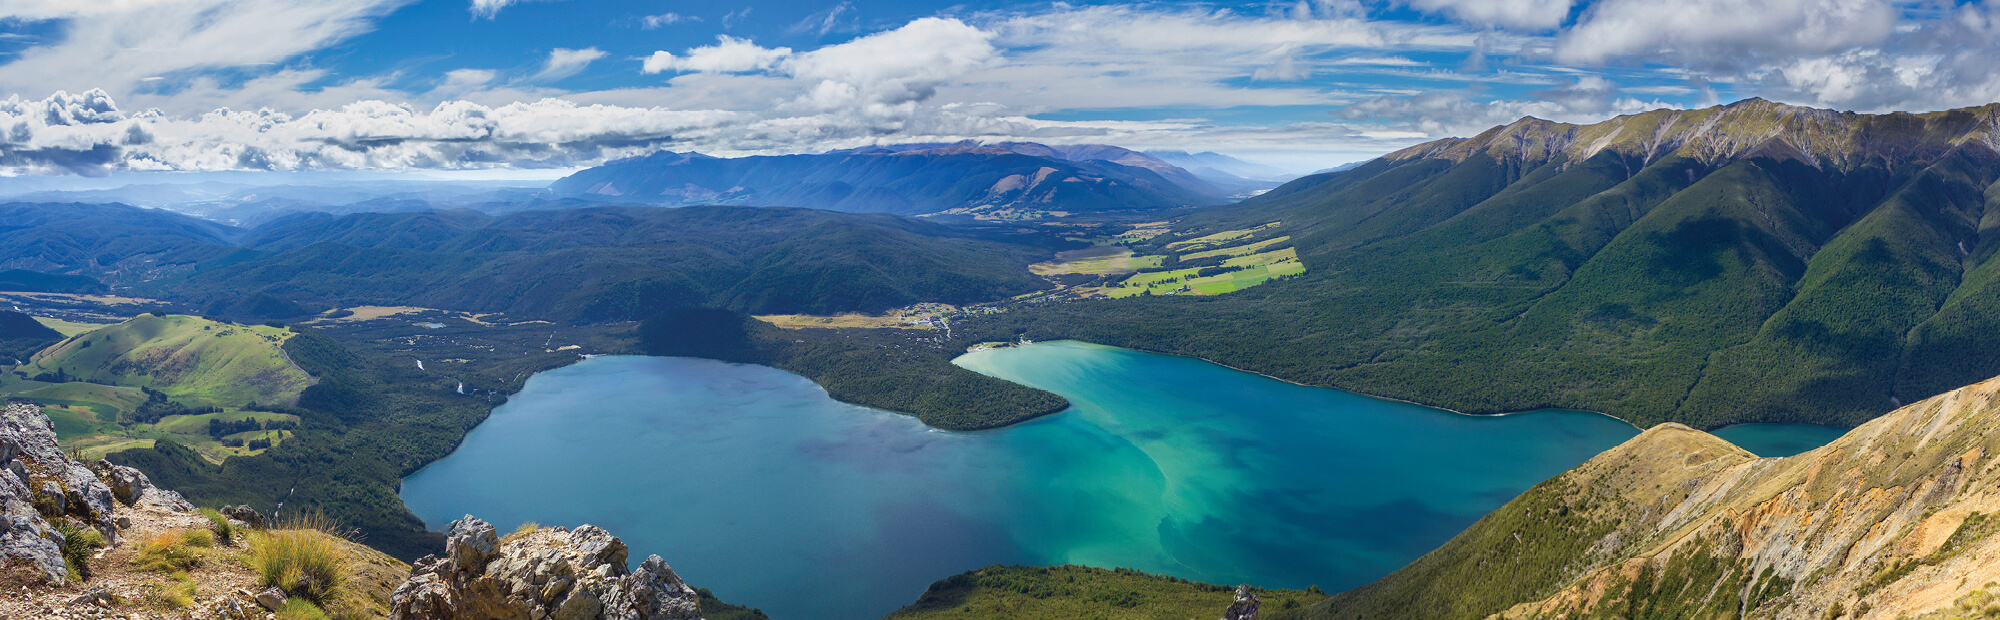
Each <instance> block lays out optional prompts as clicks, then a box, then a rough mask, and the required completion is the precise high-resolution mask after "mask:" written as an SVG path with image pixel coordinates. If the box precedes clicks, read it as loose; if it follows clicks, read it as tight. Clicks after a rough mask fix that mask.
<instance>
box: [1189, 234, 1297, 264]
mask: <svg viewBox="0 0 2000 620" xmlns="http://www.w3.org/2000/svg"><path fill="white" fill-rule="evenodd" d="M1291 240H1292V238H1291V237H1290V236H1284V237H1272V238H1270V239H1265V240H1263V241H1259V242H1256V243H1252V244H1249V245H1239V246H1236V247H1232V248H1221V249H1217V250H1205V251H1201V252H1194V253H1191V254H1182V255H1181V260H1194V259H1197V258H1208V257H1210V256H1245V255H1249V254H1256V253H1259V252H1263V251H1264V249H1265V248H1269V247H1271V246H1274V245H1278V244H1280V243H1284V242H1286V241H1291Z"/></svg>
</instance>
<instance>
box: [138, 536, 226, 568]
mask: <svg viewBox="0 0 2000 620" xmlns="http://www.w3.org/2000/svg"><path fill="white" fill-rule="evenodd" d="M196 531H200V530H196ZM191 533H193V532H190V531H175V532H161V533H159V534H158V535H155V536H153V537H152V538H149V539H146V540H145V541H144V542H141V543H139V554H138V557H136V558H134V559H133V560H132V563H133V564H137V565H138V566H139V568H143V569H146V570H150V571H159V572H162V573H168V574H172V573H178V572H183V571H186V570H188V569H191V568H194V567H196V566H200V565H201V552H200V551H197V550H196V549H197V547H198V546H197V545H191V544H189V542H190V540H191V539H196V540H198V538H197V537H193V536H189V534H191ZM202 533H206V532H202ZM208 546H210V547H213V546H215V541H214V540H213V539H209V540H208Z"/></svg>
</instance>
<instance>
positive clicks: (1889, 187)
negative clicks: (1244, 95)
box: [994, 99, 2000, 428]
mask: <svg viewBox="0 0 2000 620" xmlns="http://www.w3.org/2000/svg"><path fill="white" fill-rule="evenodd" d="M1996 180H2000V104H1995V105H1986V106H1980V107H1975V108H1964V109H1958V110H1947V111H1942V112H1931V113H1925V114H1907V113H1894V114H1879V115H1869V114H1856V113H1851V112H1836V111H1832V110H1821V109H1813V108H1805V107H1798V106H1789V105H1782V104H1777V103H1772V102H1769V101H1764V100H1759V99H1751V100H1745V101H1740V102H1737V103H1733V104H1729V105H1725V106H1717V107H1712V108H1707V109H1701V110H1655V111H1651V112H1645V113H1641V114H1634V115H1629V116H1621V117H1618V118H1614V119H1610V120H1607V121H1604V122H1601V123H1596V124H1590V125H1572V124H1565V123H1556V122H1551V121H1545V120H1540V119H1534V118H1524V119H1521V120H1520V121H1517V122H1514V123H1511V124H1508V125H1505V126H1501V127H1495V128H1493V129H1491V130H1488V131H1485V132H1482V133H1480V134H1479V135H1476V136H1473V137H1471V138H1453V139H1446V140H1439V141H1435V142H1431V143H1428V144H1425V145H1420V146H1416V147H1412V148H1409V149H1405V150H1402V151H1398V152H1396V153H1392V154H1390V155H1388V156H1385V157H1382V158H1379V159H1376V160H1374V161H1371V162H1368V163H1367V164H1365V165H1362V166H1359V167H1356V168H1354V169H1351V170H1346V171H1341V172H1331V173H1325V174H1318V175H1313V176H1309V177H1305V178H1302V179H1299V180H1296V181H1293V182H1291V183H1288V184H1286V185H1284V186H1281V187H1279V188H1277V189H1274V190H1271V191H1270V192H1267V193H1264V194H1262V195H1259V196H1257V197H1255V198H1251V199H1248V200H1245V201H1243V202H1240V203H1237V204H1234V205H1229V206H1224V207H1216V208H1210V209H1204V210H1201V211H1198V212H1195V213H1192V214H1190V215H1188V216H1187V217H1185V218H1183V219H1182V220H1181V221H1180V223H1179V224H1178V225H1176V227H1175V228H1174V229H1173V230H1171V231H1169V232H1167V234H1163V235H1160V236H1158V237H1154V238H1152V239H1150V240H1147V241H1144V242H1141V243H1138V244H1135V246H1134V250H1135V252H1137V253H1138V254H1141V255H1148V254H1167V253H1173V249H1172V248H1174V247H1178V246H1175V245H1174V244H1175V243H1179V242H1183V241H1188V240H1191V239H1197V238H1201V237H1204V236H1208V235H1215V234H1219V233H1225V232H1230V231H1254V234H1255V235H1258V236H1257V237H1255V238H1252V239H1249V240H1251V241H1255V240H1257V239H1277V238H1279V237H1285V238H1287V240H1288V241H1289V242H1290V243H1291V245H1292V246H1293V247H1295V248H1296V252H1297V255H1298V260H1299V261H1300V262H1301V263H1302V264H1303V265H1304V266H1305V267H1306V269H1305V273H1304V274H1302V275H1300V276H1299V277H1296V278H1291V279H1287V280H1286V281H1282V282H1274V283H1270V284H1267V285H1264V286H1260V287H1257V288H1256V289H1253V290H1247V291H1240V292H1235V293H1230V294H1228V295H1220V296H1212V297H1211V296H1192V297H1189V296H1177V297H1154V298H1134V299H1121V300H1113V301H1079V302H1077V303H1073V304H1066V305H1063V306H1053V307H1048V308H1042V309H1037V310H1035V311H1033V312H1024V313H1018V314H1016V315H1013V316H1009V317H1006V318H1005V319H1004V320H1003V321H998V322H997V323H1002V324H1000V325H996V326H995V330H994V333H996V334H1005V333H1008V332H1014V333H1025V334H1026V335H1028V336H1029V337H1031V338H1035V339H1041V340H1047V339H1056V338H1072V339H1077V340H1085V341H1090V342H1097V343H1101V344H1109V345H1115V346H1124V347H1130V348H1139V349H1145V350H1153V351H1162V352H1167V353H1175V354H1181V355H1191V356H1195V357H1201V358H1204V359H1209V360H1213V361H1216V362H1219V363H1223V364H1227V365H1229V366H1233V367H1237V368H1244V369H1248V370H1253V371H1256V372H1261V373H1264V374H1269V375H1273V376H1277V377H1280V378H1283V379H1287V380H1291V381H1295V382H1299V383H1306V384H1311V385H1323V386H1332V387H1339V388H1343V389H1348V390H1353V391H1358V392H1363V393H1368V394H1373V395H1377V396H1385V397H1391V398H1397V399H1403V400H1410V401H1415V402H1420V403H1424V404H1429V405H1435V406H1441V407H1446V408H1450V409H1454V410H1458V411H1463V412H1467V413H1503V412H1511V411H1524V410H1531V409H1539V408H1569V409H1585V410H1591V411H1600V412H1604V413H1609V414H1611V415H1614V416H1618V417H1620V418H1622V419H1625V420H1627V421H1631V422H1633V423H1635V424H1638V425H1640V426H1650V425H1653V424H1657V423H1659V422H1667V421H1674V422H1683V423H1686V424H1688V425H1690V426H1694V427H1697V428H1719V427H1721V426H1726V425H1729V424H1736V423H1745V422H1807V423H1820V424H1833V425H1840V426H1852V425H1855V424H1859V423H1861V422H1863V421H1866V420H1867V419H1869V418H1872V417H1874V416H1876V415H1880V414H1881V413H1884V412H1887V411H1889V410H1891V409H1894V408H1895V407H1897V406H1900V405H1901V404H1903V403H1908V402H1914V401H1916V400H1919V399H1922V398H1926V397H1929V396H1932V395H1936V394H1939V393H1942V392H1943V391H1945V390H1948V389H1951V388H1953V387H1956V386H1961V385H1965V384H1968V383H1972V382H1975V381H1979V380H1982V379H1984V378H1987V377H1991V376H1993V375H1995V374H2000V261H1995V260H1994V257H1995V256H1996V255H2000V209H1997V208H1995V207H1996V206H2000V185H1996V184H1995V182H1996ZM1183 245H1185V244H1183Z"/></svg>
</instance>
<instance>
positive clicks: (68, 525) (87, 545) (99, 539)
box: [52, 519, 104, 581]
mask: <svg viewBox="0 0 2000 620" xmlns="http://www.w3.org/2000/svg"><path fill="white" fill-rule="evenodd" d="M52 525H53V526H54V527H55V529H56V532H57V533H60V534H62V536H63V544H62V554H63V563H64V564H67V565H69V570H70V574H72V575H75V576H76V578H77V580H78V581H89V580H90V550H91V549H95V548H98V547H102V546H104V535H103V534H101V533H98V531H97V530H94V529H91V528H89V527H85V526H81V525H77V524H76V523H75V522H73V521H70V520H69V519H56V520H55V522H54V523H53V524H52Z"/></svg>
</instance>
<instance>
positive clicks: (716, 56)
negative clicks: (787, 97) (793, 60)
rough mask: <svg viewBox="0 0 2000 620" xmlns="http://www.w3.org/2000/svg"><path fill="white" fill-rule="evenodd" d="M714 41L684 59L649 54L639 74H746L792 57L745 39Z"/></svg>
mask: <svg viewBox="0 0 2000 620" xmlns="http://www.w3.org/2000/svg"><path fill="white" fill-rule="evenodd" d="M715 38H716V43H715V45H703V46H701V47H696V48H692V49H689V50H687V53H686V55H684V56H675V55H673V54H672V53H671V52H667V51H666V50H661V51H657V52H653V55H652V56H651V57H648V58H647V59H646V63H645V65H644V67H642V68H641V70H642V71H644V72H646V73H662V72H667V71H675V72H696V73H749V72H752V71H763V70H767V69H770V68H771V67H772V66H773V65H776V64H777V63H778V61H779V60H781V59H783V58H784V57H786V56H789V55H791V53H792V48H789V47H780V48H776V49H768V48H764V47H761V46H758V45H757V44H756V43H754V42H752V41H751V40H749V39H738V38H736V37H732V36H729V35H726V34H725V35H717V36H716V37H715Z"/></svg>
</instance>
